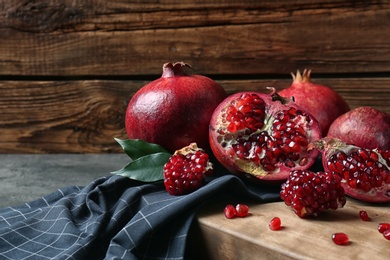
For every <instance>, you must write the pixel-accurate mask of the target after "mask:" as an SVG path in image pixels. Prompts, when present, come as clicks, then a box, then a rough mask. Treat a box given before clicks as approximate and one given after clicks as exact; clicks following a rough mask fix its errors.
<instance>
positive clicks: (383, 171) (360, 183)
mask: <svg viewBox="0 0 390 260" xmlns="http://www.w3.org/2000/svg"><path fill="white" fill-rule="evenodd" d="M382 153H385V152H382ZM384 158H386V157H384ZM327 166H328V168H329V170H330V171H332V172H334V173H336V174H338V175H339V176H340V177H342V178H344V179H345V180H346V183H347V184H348V185H349V186H350V187H351V188H353V189H359V190H362V191H364V192H368V191H370V190H371V189H372V188H375V187H381V186H382V185H383V182H385V183H390V171H389V170H388V169H387V167H385V166H384V165H383V164H382V163H381V162H380V160H379V156H378V154H377V153H375V152H374V151H371V150H366V149H359V150H357V151H355V152H353V153H351V154H350V155H347V154H345V153H344V152H338V153H335V154H333V155H332V156H331V157H330V159H329V161H328V163H327ZM367 173H369V174H367Z"/></svg>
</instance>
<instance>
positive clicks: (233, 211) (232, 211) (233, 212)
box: [223, 204, 237, 219]
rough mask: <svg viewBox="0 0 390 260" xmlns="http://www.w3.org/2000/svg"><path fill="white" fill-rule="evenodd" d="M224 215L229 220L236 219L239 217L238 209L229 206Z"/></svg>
mask: <svg viewBox="0 0 390 260" xmlns="http://www.w3.org/2000/svg"><path fill="white" fill-rule="evenodd" d="M223 213H224V214H225V217H226V218H228V219H231V218H235V217H236V215H237V211H236V208H235V207H234V206H233V205H231V204H229V205H227V206H226V207H225V209H224V210H223Z"/></svg>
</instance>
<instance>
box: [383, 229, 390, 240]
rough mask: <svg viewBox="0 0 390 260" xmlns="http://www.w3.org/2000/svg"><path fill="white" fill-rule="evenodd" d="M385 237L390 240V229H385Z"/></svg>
mask: <svg viewBox="0 0 390 260" xmlns="http://www.w3.org/2000/svg"><path fill="white" fill-rule="evenodd" d="M383 237H384V238H386V239H387V240H390V229H386V230H385V231H383Z"/></svg>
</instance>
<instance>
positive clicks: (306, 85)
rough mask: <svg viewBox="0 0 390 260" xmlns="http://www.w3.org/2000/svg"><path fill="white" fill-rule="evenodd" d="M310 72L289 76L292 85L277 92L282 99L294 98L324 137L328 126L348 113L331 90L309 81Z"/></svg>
mask: <svg viewBox="0 0 390 260" xmlns="http://www.w3.org/2000/svg"><path fill="white" fill-rule="evenodd" d="M310 73H311V70H304V71H303V74H302V75H301V73H300V72H299V71H298V72H297V74H296V75H294V74H291V75H292V77H293V83H292V85H291V86H289V87H288V88H286V89H283V90H281V91H279V94H280V95H281V96H283V97H294V101H295V103H297V104H298V105H299V106H300V107H302V108H303V109H304V110H306V111H307V112H309V113H310V114H312V115H313V116H314V117H315V118H316V119H317V120H318V122H319V123H320V126H321V131H322V136H326V134H327V132H328V129H329V126H330V124H331V123H332V122H333V120H335V119H336V118H337V117H338V116H340V115H342V114H344V113H345V112H347V111H349V110H350V108H349V106H348V104H347V102H346V101H345V100H344V99H343V98H342V97H341V96H340V95H339V94H338V93H337V92H336V91H335V90H334V89H332V88H330V87H327V86H323V85H319V84H314V83H313V82H312V81H311V79H310Z"/></svg>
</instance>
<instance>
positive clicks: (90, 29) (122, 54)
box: [0, 0, 390, 153]
mask: <svg viewBox="0 0 390 260" xmlns="http://www.w3.org/2000/svg"><path fill="white" fill-rule="evenodd" d="M168 61H170V62H175V61H185V62H187V63H190V64H191V65H192V66H193V73H196V74H202V75H206V76H209V77H211V78H213V79H215V80H216V81H218V82H219V83H220V84H221V85H222V86H223V87H224V88H225V89H226V90H227V91H228V92H229V93H233V92H236V91H239V90H259V91H264V87H265V86H274V87H276V88H278V89H282V88H285V87H288V86H289V85H290V83H291V76H290V73H291V72H296V71H297V70H298V69H299V70H301V71H302V70H303V69H305V68H309V69H312V79H313V81H314V82H316V83H320V84H325V85H328V86H330V87H332V88H334V89H336V90H337V91H338V92H339V93H340V94H341V95H342V96H343V97H344V98H345V99H346V100H347V102H348V103H349V105H350V106H351V107H352V108H354V107H357V106H361V105H370V106H373V107H376V108H378V109H381V110H382V111H385V112H387V113H390V2H389V1H342V0H328V1H321V3H319V1H304V0H300V1H289V0H285V1H279V0H272V1H247V0H241V1H233V0H231V1H228V0H226V1H202V0H199V1H189V0H181V1H179V0H171V1H169V0H161V1H155V0H146V1H136V0H134V1H133V0H127V1H123V0H114V1H106V0H83V1H81V0H80V1H77V0H36V1H27V0H25V1H23V0H0V153H109V152H121V151H122V150H121V148H120V147H119V145H118V144H117V143H116V142H115V141H114V137H117V138H122V139H124V138H126V134H125V130H124V112H125V109H126V105H127V102H128V100H129V99H130V97H131V96H132V95H133V94H134V93H135V91H137V90H138V89H139V88H140V87H141V86H143V85H144V84H146V83H147V82H149V81H151V80H154V79H156V78H158V77H160V75H161V68H162V64H163V63H165V62H168Z"/></svg>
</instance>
